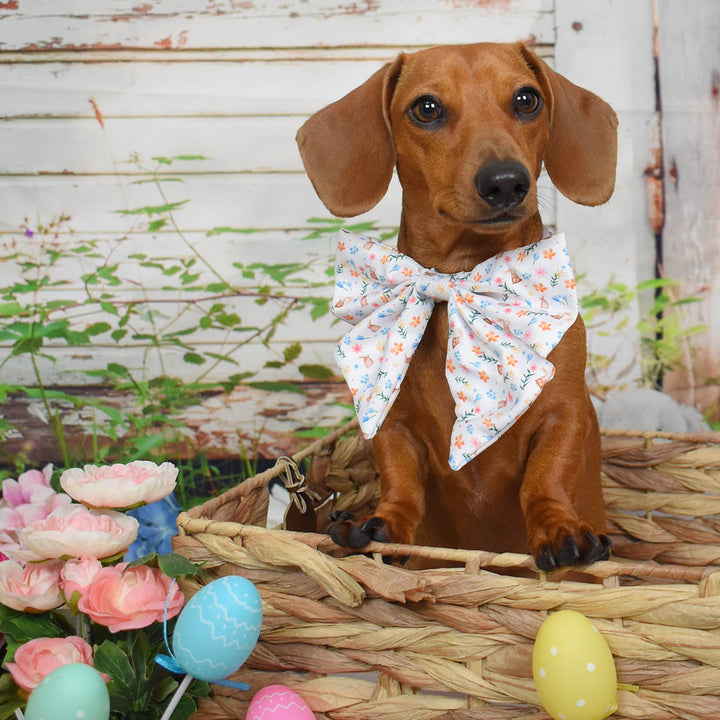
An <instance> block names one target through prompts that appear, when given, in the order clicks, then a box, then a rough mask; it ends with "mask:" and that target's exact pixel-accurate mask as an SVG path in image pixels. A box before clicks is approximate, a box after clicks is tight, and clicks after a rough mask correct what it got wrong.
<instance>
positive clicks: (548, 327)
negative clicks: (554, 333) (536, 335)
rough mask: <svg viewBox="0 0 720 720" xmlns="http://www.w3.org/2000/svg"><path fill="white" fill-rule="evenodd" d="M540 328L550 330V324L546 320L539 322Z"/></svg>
mask: <svg viewBox="0 0 720 720" xmlns="http://www.w3.org/2000/svg"><path fill="white" fill-rule="evenodd" d="M540 329H541V330H546V331H547V330H552V325H551V324H550V323H548V322H541V323H540Z"/></svg>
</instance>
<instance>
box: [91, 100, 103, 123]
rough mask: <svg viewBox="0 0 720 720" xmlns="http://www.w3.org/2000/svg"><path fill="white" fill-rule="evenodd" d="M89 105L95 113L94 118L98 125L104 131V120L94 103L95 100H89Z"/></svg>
mask: <svg viewBox="0 0 720 720" xmlns="http://www.w3.org/2000/svg"><path fill="white" fill-rule="evenodd" d="M90 104H91V105H92V109H93V111H94V112H95V117H96V118H97V121H98V122H99V123H100V127H101V128H102V129H103V130H104V129H105V119H104V118H103V115H102V113H101V112H100V108H99V107H98V104H97V102H95V98H90Z"/></svg>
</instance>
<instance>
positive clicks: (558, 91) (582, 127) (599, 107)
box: [520, 43, 617, 205]
mask: <svg viewBox="0 0 720 720" xmlns="http://www.w3.org/2000/svg"><path fill="white" fill-rule="evenodd" d="M520 52H521V53H522V55H523V58H524V59H525V61H526V62H527V63H528V64H529V65H530V67H531V69H532V70H533V72H535V74H536V76H537V77H538V80H539V81H540V83H541V84H542V85H543V89H544V91H545V94H546V102H547V104H548V106H549V110H550V118H551V120H550V136H549V138H548V141H547V145H546V146H545V155H544V157H543V160H544V161H545V167H546V169H547V171H548V174H549V175H550V179H551V180H552V181H553V184H554V185H555V187H556V188H557V189H558V190H559V191H560V192H561V193H562V194H563V195H565V197H567V198H569V199H570V200H572V201H573V202H576V203H579V204H581V205H601V204H602V203H604V202H607V200H609V199H610V196H611V195H612V192H613V189H614V187H615V165H616V162H617V116H616V115H615V112H614V110H613V109H612V108H611V107H610V106H609V105H608V104H607V103H606V102H605V101H604V100H601V99H600V98H599V97H598V96H597V95H594V94H593V93H591V92H589V91H588V90H584V89H583V88H581V87H578V86H577V85H574V84H573V83H571V82H570V81H569V80H568V79H567V78H564V77H563V76H562V75H560V74H559V73H556V72H555V71H554V70H552V69H551V68H550V67H549V66H548V65H547V64H546V63H545V62H544V61H543V60H541V59H540V58H539V57H538V56H537V55H535V53H533V52H531V51H530V50H528V49H527V48H526V47H525V46H524V45H522V43H520Z"/></svg>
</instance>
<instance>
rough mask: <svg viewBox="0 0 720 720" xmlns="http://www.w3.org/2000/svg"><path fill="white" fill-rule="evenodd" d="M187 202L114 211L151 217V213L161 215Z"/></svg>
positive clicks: (187, 201)
mask: <svg viewBox="0 0 720 720" xmlns="http://www.w3.org/2000/svg"><path fill="white" fill-rule="evenodd" d="M189 202H190V200H182V201H180V202H176V203H167V204H165V205H147V206H145V207H141V208H134V209H133V210H116V211H115V212H116V213H118V214H119V215H147V216H148V217H152V216H153V215H162V213H167V212H173V210H178V209H179V208H181V207H182V206H183V205H185V204H187V203H189Z"/></svg>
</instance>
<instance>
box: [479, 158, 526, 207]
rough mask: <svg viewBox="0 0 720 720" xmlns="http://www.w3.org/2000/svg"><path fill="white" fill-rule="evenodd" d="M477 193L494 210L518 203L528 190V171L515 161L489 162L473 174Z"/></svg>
mask: <svg viewBox="0 0 720 720" xmlns="http://www.w3.org/2000/svg"><path fill="white" fill-rule="evenodd" d="M475 187H476V188H477V192H478V195H480V197H481V198H482V199H483V200H484V201H485V202H486V203H487V204H488V205H489V206H490V207H491V208H493V209H494V210H509V209H510V208H513V207H515V206H516V205H519V204H520V203H521V202H522V201H523V200H524V199H525V196H526V195H527V194H528V191H529V190H530V173H529V172H528V171H527V168H526V167H525V166H524V165H522V164H521V163H519V162H517V161H511V162H491V163H487V164H486V165H483V166H482V167H481V168H480V169H479V170H478V171H477V173H476V175H475Z"/></svg>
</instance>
